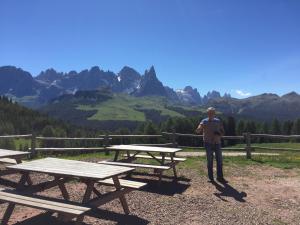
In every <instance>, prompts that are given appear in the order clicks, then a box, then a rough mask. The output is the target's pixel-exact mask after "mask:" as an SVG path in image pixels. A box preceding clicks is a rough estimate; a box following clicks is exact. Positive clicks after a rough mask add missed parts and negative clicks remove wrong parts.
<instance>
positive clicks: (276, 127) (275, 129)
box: [271, 119, 281, 134]
mask: <svg viewBox="0 0 300 225" xmlns="http://www.w3.org/2000/svg"><path fill="white" fill-rule="evenodd" d="M271 132H272V134H281V124H280V122H279V120H278V119H274V120H273V122H272V125H271Z"/></svg>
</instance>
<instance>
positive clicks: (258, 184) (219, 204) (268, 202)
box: [0, 164, 300, 225]
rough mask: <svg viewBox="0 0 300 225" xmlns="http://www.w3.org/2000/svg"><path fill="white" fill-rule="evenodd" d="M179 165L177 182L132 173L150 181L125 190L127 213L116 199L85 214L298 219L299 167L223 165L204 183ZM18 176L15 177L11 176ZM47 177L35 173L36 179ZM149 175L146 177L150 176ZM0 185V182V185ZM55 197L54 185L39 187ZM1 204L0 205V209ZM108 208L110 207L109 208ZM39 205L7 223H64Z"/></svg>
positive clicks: (207, 222) (209, 223)
mask: <svg viewBox="0 0 300 225" xmlns="http://www.w3.org/2000/svg"><path fill="white" fill-rule="evenodd" d="M204 169H205V165H204V164H201V165H199V170H191V169H181V170H180V171H179V175H180V177H181V181H180V182H179V183H178V184H175V183H172V182H164V183H163V184H162V185H161V186H160V187H158V186H157V181H156V178H153V179H154V180H152V179H151V177H150V178H149V176H147V177H145V176H141V175H134V176H133V178H134V179H137V180H143V179H145V178H147V180H146V181H148V182H149V185H148V187H147V188H146V189H145V190H143V191H135V192H132V193H130V194H129V195H128V196H127V199H128V203H129V206H130V210H131V212H132V215H131V216H124V215H123V212H122V208H121V206H120V203H119V201H118V200H116V201H113V202H111V203H109V204H107V205H105V206H103V207H101V209H102V210H99V211H97V212H95V215H94V216H96V217H97V218H94V217H86V219H85V223H86V224H89V225H100V224H106V225H113V224H114V225H116V224H118V225H146V224H149V225H154V224H155V225H174V224H177V225H181V224H182V225H186V224H189V225H202V224H203V225H232V224H238V225H241V224H249V225H250V224H251V225H252V224H261V225H268V224H270V225H271V224H274V225H283V224H292V225H299V221H300V213H299V212H300V171H299V170H296V169H294V170H282V169H277V168H273V167H268V166H243V167H237V166H230V167H229V166H226V167H225V174H226V175H227V179H228V180H229V183H228V184H226V185H222V184H218V183H216V184H212V183H208V182H207V179H206V177H205V176H204V175H201V174H203V172H201V173H200V170H204ZM11 178H12V179H17V178H16V177H11ZM43 179H46V177H44V176H38V175H36V176H34V177H33V180H34V181H35V182H37V181H40V180H43ZM149 179H150V180H149ZM67 185H68V190H69V191H70V194H71V196H73V197H72V199H73V200H80V199H81V195H82V193H83V191H84V188H85V186H84V185H78V184H75V183H73V182H71V183H69V184H67ZM0 186H1V185H0ZM43 194H45V195H48V196H57V197H60V194H59V191H58V189H56V188H53V189H50V190H48V191H47V192H45V193H43ZM4 206H5V205H3V204H2V205H0V214H2V213H3V210H4ZM106 210H109V211H112V212H109V211H106ZM39 213H40V211H38V210H34V209H28V208H24V207H17V210H16V212H15V213H14V214H13V217H12V220H11V224H16V223H17V222H18V221H24V222H20V223H17V224H19V225H37V224H39V225H41V224H42V225H50V224H51V225H52V224H56V225H58V224H61V225H67V224H68V225H69V224H71V223H59V222H57V220H55V219H54V218H53V217H50V216H44V215H42V216H39V217H34V218H30V217H32V216H34V215H37V214H39ZM0 216H2V215H0Z"/></svg>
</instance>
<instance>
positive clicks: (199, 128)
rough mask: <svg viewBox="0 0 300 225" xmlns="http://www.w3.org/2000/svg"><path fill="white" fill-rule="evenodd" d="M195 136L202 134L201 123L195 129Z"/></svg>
mask: <svg viewBox="0 0 300 225" xmlns="http://www.w3.org/2000/svg"><path fill="white" fill-rule="evenodd" d="M195 132H196V133H197V134H202V133H203V123H200V124H199V126H198V127H197V129H196V131H195Z"/></svg>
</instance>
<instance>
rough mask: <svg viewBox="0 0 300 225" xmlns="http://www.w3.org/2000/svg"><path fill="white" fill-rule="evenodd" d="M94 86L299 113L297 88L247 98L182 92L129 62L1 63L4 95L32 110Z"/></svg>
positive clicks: (176, 100)
mask: <svg viewBox="0 0 300 225" xmlns="http://www.w3.org/2000/svg"><path fill="white" fill-rule="evenodd" d="M94 90H108V91H109V92H112V93H115V94H117V95H118V96H120V95H122V94H124V95H129V96H132V97H135V98H143V97H151V96H152V97H153V98H156V97H163V98H165V99H166V100H167V101H169V105H172V104H173V105H174V106H178V105H181V106H184V107H199V108H202V109H203V108H206V107H208V106H214V107H216V109H217V110H218V111H220V112H222V113H224V114H227V115H234V116H238V117H244V118H251V119H258V120H272V118H278V119H280V120H288V119H291V120H292V119H296V118H298V117H299V116H300V95H299V94H297V93H296V92H291V93H288V94H285V95H283V96H278V95H276V94H270V93H269V94H267V93H265V94H261V95H257V96H252V97H248V98H244V99H236V98H232V97H231V96H230V95H229V94H226V93H225V94H224V95H223V96H221V94H220V93H219V92H218V91H211V92H208V93H207V94H206V95H204V96H200V94H199V92H198V90H197V89H196V88H193V87H191V86H187V87H184V88H183V89H180V90H174V89H172V88H171V87H168V86H165V85H164V84H163V83H162V82H161V81H159V79H158V78H157V75H156V71H155V69H154V67H153V66H152V67H151V68H150V69H149V70H146V71H145V73H144V74H143V75H141V74H140V73H138V72H137V71H136V70H134V69H133V68H130V67H128V66H125V67H123V68H122V69H121V71H120V72H119V73H114V72H111V71H104V70H101V69H100V68H99V67H98V66H94V67H92V68H91V69H89V70H83V71H81V72H76V71H70V72H67V73H61V72H57V71H56V70H54V69H48V70H46V71H42V72H41V73H40V74H39V75H38V76H36V77H32V75H31V74H30V73H28V72H26V71H23V70H22V69H20V68H16V67H13V66H3V67H0V95H6V96H8V97H10V98H12V99H13V100H15V101H18V102H20V103H21V104H23V105H25V106H29V107H32V108H38V107H42V106H46V105H47V104H51V100H52V99H59V96H63V98H68V95H69V96H72V95H75V94H76V93H77V92H78V91H94ZM64 96H65V97H64ZM116 98H118V97H116ZM70 99H72V98H70ZM125 99H126V98H125ZM98 100H99V99H98ZM98 100H97V99H96V100H95V101H98ZM131 100H132V99H131ZM132 101H135V100H134V99H133V100H132ZM153 107H155V106H153ZM148 114H149V113H148Z"/></svg>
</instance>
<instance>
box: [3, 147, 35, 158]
mask: <svg viewBox="0 0 300 225" xmlns="http://www.w3.org/2000/svg"><path fill="white" fill-rule="evenodd" d="M29 154H30V152H21V151H13V150H7V149H0V158H13V159H15V158H20V157H24V156H27V155H29Z"/></svg>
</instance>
